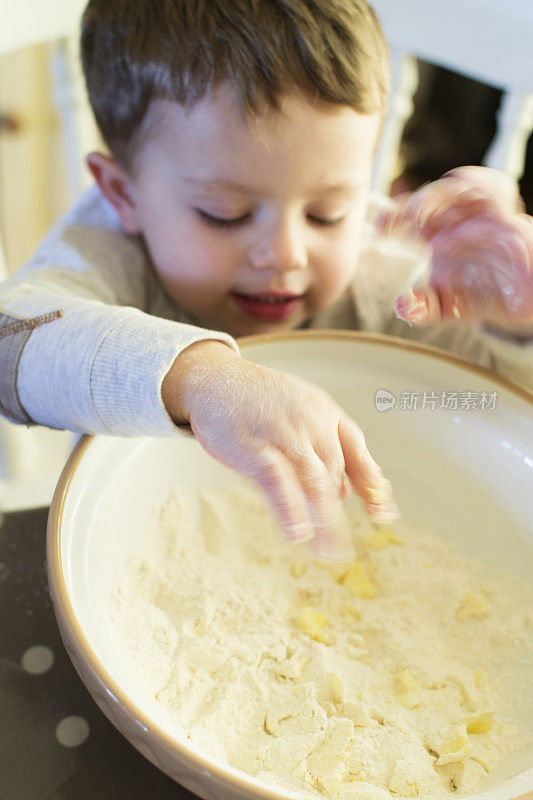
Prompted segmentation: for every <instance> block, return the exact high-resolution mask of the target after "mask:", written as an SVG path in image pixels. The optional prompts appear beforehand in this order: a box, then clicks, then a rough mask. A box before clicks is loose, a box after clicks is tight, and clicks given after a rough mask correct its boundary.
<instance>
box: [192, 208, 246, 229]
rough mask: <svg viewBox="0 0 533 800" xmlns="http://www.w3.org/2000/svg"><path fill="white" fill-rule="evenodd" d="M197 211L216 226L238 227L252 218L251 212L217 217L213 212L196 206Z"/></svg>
mask: <svg viewBox="0 0 533 800" xmlns="http://www.w3.org/2000/svg"><path fill="white" fill-rule="evenodd" d="M195 211H196V213H197V214H198V216H199V217H200V219H202V220H203V221H204V222H207V224H208V225H213V226H214V227H215V228H236V227H237V226H238V225H242V223H243V222H247V221H248V219H249V218H250V214H241V216H240V217H232V218H230V219H228V218H226V217H215V216H213V214H208V213H207V211H202V209H201V208H196V209H195Z"/></svg>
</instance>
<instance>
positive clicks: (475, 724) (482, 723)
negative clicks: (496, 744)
mask: <svg viewBox="0 0 533 800" xmlns="http://www.w3.org/2000/svg"><path fill="white" fill-rule="evenodd" d="M493 725H494V711H486V712H484V713H483V714H478V715H477V716H475V717H473V718H472V719H471V720H470V721H469V722H467V724H466V731H467V733H488V732H489V731H490V729H491V728H492V726H493Z"/></svg>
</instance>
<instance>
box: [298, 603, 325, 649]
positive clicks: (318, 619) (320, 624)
mask: <svg viewBox="0 0 533 800" xmlns="http://www.w3.org/2000/svg"><path fill="white" fill-rule="evenodd" d="M296 624H297V625H298V627H299V628H300V630H301V631H302V633H305V634H307V636H309V637H310V638H311V639H314V640H315V641H316V642H322V643H323V644H328V643H329V637H328V635H327V634H326V632H325V631H324V628H326V626H327V625H329V617H328V616H327V614H324V613H323V612H322V611H315V610H314V609H313V608H311V606H308V607H307V608H305V609H304V610H303V611H302V613H301V614H299V615H298V617H297V618H296Z"/></svg>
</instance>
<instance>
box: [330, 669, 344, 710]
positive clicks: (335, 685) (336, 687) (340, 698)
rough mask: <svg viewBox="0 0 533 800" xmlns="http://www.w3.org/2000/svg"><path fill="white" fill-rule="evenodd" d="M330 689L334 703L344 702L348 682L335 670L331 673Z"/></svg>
mask: <svg viewBox="0 0 533 800" xmlns="http://www.w3.org/2000/svg"><path fill="white" fill-rule="evenodd" d="M329 691H330V694H331V699H332V700H333V702H334V703H344V700H345V698H346V684H345V683H344V681H343V679H342V678H341V676H340V675H336V674H335V673H334V672H330V674H329Z"/></svg>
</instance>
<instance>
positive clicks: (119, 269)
mask: <svg viewBox="0 0 533 800" xmlns="http://www.w3.org/2000/svg"><path fill="white" fill-rule="evenodd" d="M102 203H103V199H102V198H101V196H100V197H98V195H97V194H96V192H95V190H91V192H90V193H88V194H87V195H86V196H85V197H84V198H83V199H82V202H81V203H80V205H79V206H78V207H77V209H75V210H74V212H70V214H69V215H67V216H66V217H65V218H64V219H63V220H62V221H61V222H60V223H59V225H58V226H57V228H56V229H55V230H53V231H52V232H51V234H50V235H49V236H48V237H47V239H45V241H44V242H43V244H42V245H41V247H40V248H39V250H38V251H37V253H36V255H35V257H34V258H33V259H32V261H30V262H29V263H28V264H27V265H25V266H24V267H23V268H22V269H21V270H19V272H18V273H17V274H16V275H15V276H14V277H13V278H12V279H10V280H8V281H5V282H4V283H2V284H0V411H1V412H2V413H3V414H4V415H5V416H6V417H8V418H9V419H11V420H13V421H15V422H21V423H25V424H28V425H30V424H34V423H39V424H42V425H47V426H49V427H52V428H64V429H68V430H72V431H76V432H83V433H104V434H114V435H125V436H135V435H151V436H168V435H173V434H176V433H177V432H179V431H180V430H181V428H178V427H177V426H176V425H175V424H174V423H173V422H172V420H171V418H170V416H169V415H168V413H167V412H166V409H165V407H164V405H163V401H162V398H161V384H162V381H163V378H164V377H165V375H166V373H167V372H168V370H169V369H170V367H171V365H172V363H173V361H174V360H175V359H176V357H177V356H178V355H179V353H180V352H182V350H184V349H185V348H186V347H188V346H189V345H191V344H193V343H194V342H197V341H201V340H206V339H216V340H219V341H222V342H225V343H226V344H227V345H228V346H230V347H232V348H234V349H235V350H237V345H236V343H235V342H234V340H233V339H232V338H231V337H230V336H228V335H227V334H224V333H221V332H218V331H211V330H208V329H204V328H200V327H196V326H194V325H189V324H186V323H184V322H175V321H172V320H168V319H162V318H159V317H154V316H152V315H151V314H148V313H146V312H145V311H144V310H143V307H144V305H145V303H146V296H145V295H146V260H145V256H144V252H143V249H142V247H141V246H140V244H139V242H137V241H136V240H135V239H134V238H132V237H128V236H126V235H125V234H124V233H122V232H121V230H120V228H119V225H118V222H117V220H116V219H114V218H113V215H112V212H111V210H110V209H106V208H102Z"/></svg>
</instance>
